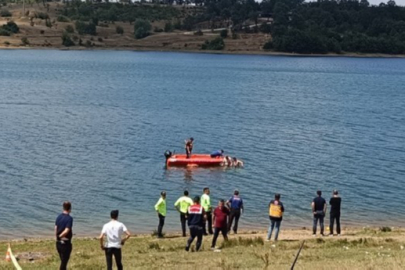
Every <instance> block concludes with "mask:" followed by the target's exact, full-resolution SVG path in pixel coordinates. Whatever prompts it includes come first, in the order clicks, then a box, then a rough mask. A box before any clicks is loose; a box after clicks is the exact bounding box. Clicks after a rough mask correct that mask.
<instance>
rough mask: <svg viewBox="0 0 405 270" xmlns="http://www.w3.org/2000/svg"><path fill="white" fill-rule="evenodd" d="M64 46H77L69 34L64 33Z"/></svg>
mask: <svg viewBox="0 0 405 270" xmlns="http://www.w3.org/2000/svg"><path fill="white" fill-rule="evenodd" d="M62 45H63V46H65V47H70V46H75V43H74V42H73V41H72V39H71V38H70V36H69V34H68V33H63V35H62Z"/></svg>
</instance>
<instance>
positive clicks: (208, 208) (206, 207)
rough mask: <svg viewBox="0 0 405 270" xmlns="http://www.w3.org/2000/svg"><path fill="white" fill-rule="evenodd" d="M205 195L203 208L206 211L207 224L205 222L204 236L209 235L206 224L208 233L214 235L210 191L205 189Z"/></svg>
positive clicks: (202, 199)
mask: <svg viewBox="0 0 405 270" xmlns="http://www.w3.org/2000/svg"><path fill="white" fill-rule="evenodd" d="M203 192H204V193H203V195H201V206H202V207H203V208H204V211H205V213H206V215H207V219H206V221H207V222H204V235H208V233H207V229H206V224H207V223H208V232H209V234H213V232H212V212H211V211H212V207H211V199H210V189H209V188H208V187H205V188H204V189H203Z"/></svg>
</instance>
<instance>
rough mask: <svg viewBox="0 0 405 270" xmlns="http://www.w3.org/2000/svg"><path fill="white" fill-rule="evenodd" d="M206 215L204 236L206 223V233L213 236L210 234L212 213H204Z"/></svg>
mask: <svg viewBox="0 0 405 270" xmlns="http://www.w3.org/2000/svg"><path fill="white" fill-rule="evenodd" d="M205 213H206V214H207V221H205V222H204V235H207V229H206V227H207V223H208V232H209V234H213V232H212V213H211V211H210V212H205Z"/></svg>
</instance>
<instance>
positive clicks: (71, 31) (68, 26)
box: [65, 24, 75, 33]
mask: <svg viewBox="0 0 405 270" xmlns="http://www.w3.org/2000/svg"><path fill="white" fill-rule="evenodd" d="M65 30H66V32H68V33H74V32H75V29H74V28H73V26H72V25H70V24H69V25H67V26H66V27H65Z"/></svg>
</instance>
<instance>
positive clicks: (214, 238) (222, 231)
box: [211, 227, 228, 248]
mask: <svg viewBox="0 0 405 270" xmlns="http://www.w3.org/2000/svg"><path fill="white" fill-rule="evenodd" d="M219 232H221V233H222V236H223V237H224V239H225V241H228V228H226V227H225V228H214V237H213V238H212V244H211V247H213V248H214V247H215V244H216V243H217V238H218V235H219Z"/></svg>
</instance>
